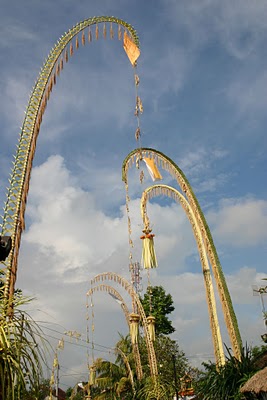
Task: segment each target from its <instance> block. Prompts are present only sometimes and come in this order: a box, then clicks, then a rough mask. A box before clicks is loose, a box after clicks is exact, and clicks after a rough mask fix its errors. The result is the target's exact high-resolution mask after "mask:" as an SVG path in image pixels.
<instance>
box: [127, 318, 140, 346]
mask: <svg viewBox="0 0 267 400" xmlns="http://www.w3.org/2000/svg"><path fill="white" fill-rule="evenodd" d="M139 320H140V316H139V314H135V313H131V314H130V315H129V324H130V336H131V341H132V344H136V343H138V334H139Z"/></svg>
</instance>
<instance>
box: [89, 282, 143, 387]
mask: <svg viewBox="0 0 267 400" xmlns="http://www.w3.org/2000/svg"><path fill="white" fill-rule="evenodd" d="M98 291H106V292H107V293H109V294H111V295H112V296H114V297H115V298H116V299H117V300H119V302H120V306H121V308H122V311H123V313H124V316H125V319H126V321H127V324H128V326H130V321H129V315H130V312H129V309H128V307H127V305H126V304H125V302H124V300H123V298H122V296H121V295H120V293H119V292H118V291H117V290H116V289H115V288H114V287H112V286H110V285H106V284H104V283H101V284H99V285H97V286H93V287H91V289H90V290H88V292H87V295H88V296H91V295H92V294H93V293H95V292H98ZM133 354H134V359H135V365H136V375H137V379H138V380H141V379H142V377H143V370H142V364H141V358H140V352H139V347H138V344H137V343H134V344H133Z"/></svg>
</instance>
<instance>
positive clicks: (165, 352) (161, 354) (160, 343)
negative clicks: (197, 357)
mask: <svg viewBox="0 0 267 400" xmlns="http://www.w3.org/2000/svg"><path fill="white" fill-rule="evenodd" d="M139 348H140V355H141V362H142V365H143V372H144V375H145V376H146V378H148V377H149V375H150V371H149V367H148V354H147V349H146V344H145V340H144V338H140V343H139ZM154 349H155V353H156V355H157V366H158V373H159V382H158V384H159V385H160V387H161V388H162V389H164V392H165V393H166V395H167V398H173V395H174V393H175V378H176V379H177V382H178V389H179V384H180V378H182V377H183V376H184V375H185V373H186V371H188V369H189V364H188V360H187V358H186V357H185V353H184V352H183V351H182V350H181V349H180V348H179V345H178V343H177V342H176V341H175V340H171V339H170V338H169V337H168V336H165V335H163V334H161V335H158V336H156V340H155V341H154ZM174 363H175V370H174ZM175 374H176V376H175ZM146 382H147V389H148V388H149V387H150V384H149V379H146ZM145 386H146V385H145ZM145 390H146V389H142V391H145Z"/></svg>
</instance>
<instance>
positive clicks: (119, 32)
mask: <svg viewBox="0 0 267 400" xmlns="http://www.w3.org/2000/svg"><path fill="white" fill-rule="evenodd" d="M121 37H122V35H121V26H120V25H118V39H119V40H121Z"/></svg>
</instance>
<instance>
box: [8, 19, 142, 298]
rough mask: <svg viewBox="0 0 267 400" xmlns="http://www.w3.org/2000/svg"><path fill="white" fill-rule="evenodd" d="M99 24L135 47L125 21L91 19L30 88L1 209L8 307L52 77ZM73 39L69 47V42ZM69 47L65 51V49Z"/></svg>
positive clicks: (66, 38)
mask: <svg viewBox="0 0 267 400" xmlns="http://www.w3.org/2000/svg"><path fill="white" fill-rule="evenodd" d="M100 23H103V24H104V27H103V36H104V37H106V23H110V37H111V38H113V37H114V32H113V24H116V25H118V39H121V28H122V29H124V30H125V31H126V32H127V33H128V34H129V36H130V37H131V39H132V41H133V42H134V44H135V45H136V46H137V47H138V48H139V39H138V36H137V33H136V31H135V30H134V28H133V27H132V26H131V25H130V24H128V23H127V22H125V21H123V20H121V19H118V18H115V17H107V16H103V17H93V18H89V19H86V20H84V21H81V22H79V23H78V24H76V25H75V26H74V27H72V28H71V29H69V31H68V32H66V33H65V34H64V35H62V36H61V38H60V39H59V40H58V41H57V43H56V44H55V46H54V47H53V48H52V50H51V51H50V53H49V55H48V58H47V59H46V61H45V63H44V65H43V67H42V69H41V72H40V74H39V77H38V79H37V81H36V83H35V86H34V87H33V90H32V94H31V96H30V100H29V103H28V107H27V110H26V115H25V118H24V122H23V125H22V128H21V133H20V139H19V144H18V148H17V154H16V156H15V162H14V167H13V172H12V174H11V179H10V181H9V182H10V187H9V189H8V193H7V201H6V204H5V208H4V215H3V220H2V224H1V226H2V233H1V235H3V236H4V235H7V236H11V238H12V249H11V251H10V254H9V257H8V258H7V260H6V261H5V262H4V263H3V264H4V268H3V270H2V272H4V273H5V275H6V276H5V286H4V299H5V300H6V301H7V302H9V305H12V298H13V294H14V287H15V282H16V275H17V262H18V254H19V248H20V241H21V233H22V231H23V230H24V228H25V221H24V215H25V208H26V201H27V195H28V191H29V183H30V176H31V170H32V164H33V158H34V155H35V149H36V141H37V137H38V134H39V130H40V126H41V122H42V117H43V114H44V112H45V109H46V106H47V102H48V100H49V98H50V95H51V92H52V89H53V87H54V85H55V84H56V78H57V76H58V75H59V74H60V72H61V71H62V69H63V65H64V63H66V62H67V61H68V59H69V57H70V56H72V55H73V53H74V47H75V48H76V49H78V48H79V36H78V34H79V33H80V32H81V33H82V36H81V38H80V40H81V43H82V45H84V44H85V42H86V39H85V29H86V28H89V30H88V34H87V39H88V42H90V41H91V40H92V39H93V34H92V32H91V26H92V25H95V26H96V29H95V34H94V38H95V39H96V40H97V39H98V37H99V27H98V24H100ZM73 39H75V41H74V42H75V44H74V46H73V44H72V40H73ZM68 44H69V48H68V49H67V46H68Z"/></svg>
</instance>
